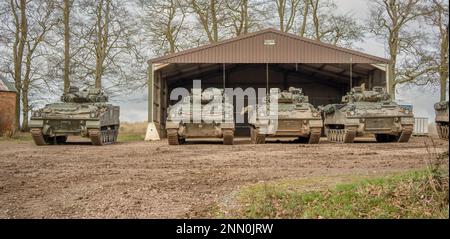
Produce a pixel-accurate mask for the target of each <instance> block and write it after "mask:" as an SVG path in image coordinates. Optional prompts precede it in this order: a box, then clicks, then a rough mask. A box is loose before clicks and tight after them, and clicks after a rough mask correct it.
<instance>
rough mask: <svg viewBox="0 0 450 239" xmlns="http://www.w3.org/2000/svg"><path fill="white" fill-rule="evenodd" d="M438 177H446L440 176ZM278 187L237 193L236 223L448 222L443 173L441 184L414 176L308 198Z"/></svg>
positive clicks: (342, 187) (262, 186) (341, 187)
mask: <svg viewBox="0 0 450 239" xmlns="http://www.w3.org/2000/svg"><path fill="white" fill-rule="evenodd" d="M434 173H436V172H434ZM439 174H440V175H442V174H446V173H445V172H444V173H442V171H441V172H439ZM440 178H441V179H442V176H440ZM444 178H445V177H444ZM279 184H280V183H279V182H278V183H270V184H267V183H265V184H257V185H254V186H251V187H247V188H245V189H243V190H242V191H241V192H240V194H239V196H238V200H239V202H240V203H241V205H242V207H241V209H240V210H239V212H238V214H239V217H243V218H448V217H449V214H448V213H449V212H448V200H449V198H448V195H449V194H448V193H449V191H448V171H447V177H446V179H444V180H441V181H437V180H435V179H434V176H433V172H431V171H419V172H412V173H408V174H404V175H397V176H389V177H385V178H379V179H368V180H367V179H366V180H362V181H360V182H357V183H349V184H340V185H337V186H336V187H335V188H333V189H327V190H316V191H309V192H308V191H298V190H288V189H287V188H286V187H285V186H284V185H281V186H280V185H279ZM282 184H283V183H282Z"/></svg>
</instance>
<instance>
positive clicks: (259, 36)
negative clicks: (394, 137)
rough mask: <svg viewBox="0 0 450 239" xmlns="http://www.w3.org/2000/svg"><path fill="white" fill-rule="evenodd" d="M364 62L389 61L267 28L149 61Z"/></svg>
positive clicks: (383, 62) (380, 62)
mask: <svg viewBox="0 0 450 239" xmlns="http://www.w3.org/2000/svg"><path fill="white" fill-rule="evenodd" d="M350 62H353V63H366V64H387V63H389V62H390V61H389V60H388V59H384V58H381V57H377V56H372V55H369V54H366V53H362V52H358V51H354V50H350V49H346V48H342V47H337V46H334V45H331V44H326V43H323V42H319V41H315V40H311V39H307V38H303V37H299V36H297V35H294V34H290V33H284V32H281V31H278V30H275V29H267V30H263V31H259V32H255V33H250V34H246V35H243V36H240V37H236V38H233V39H229V40H225V41H220V42H217V43H213V44H209V45H205V46H201V47H197V48H193V49H190V50H185V51H181V52H178V53H173V54H169V55H166V56H163V57H158V58H154V59H151V60H149V63H350Z"/></svg>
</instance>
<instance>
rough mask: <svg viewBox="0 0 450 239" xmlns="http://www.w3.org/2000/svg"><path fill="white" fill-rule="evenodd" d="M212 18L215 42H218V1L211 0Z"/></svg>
mask: <svg viewBox="0 0 450 239" xmlns="http://www.w3.org/2000/svg"><path fill="white" fill-rule="evenodd" d="M210 3H211V18H212V31H213V41H214V42H217V41H218V40H219V26H218V25H219V23H218V22H217V9H216V0H211V1H210Z"/></svg>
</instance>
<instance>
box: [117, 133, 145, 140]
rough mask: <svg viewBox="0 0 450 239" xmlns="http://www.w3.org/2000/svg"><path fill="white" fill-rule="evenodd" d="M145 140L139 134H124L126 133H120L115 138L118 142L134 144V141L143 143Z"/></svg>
mask: <svg viewBox="0 0 450 239" xmlns="http://www.w3.org/2000/svg"><path fill="white" fill-rule="evenodd" d="M144 138H145V136H144V135H141V134H126V133H120V132H119V136H118V138H117V141H118V142H135V141H143V140H144Z"/></svg>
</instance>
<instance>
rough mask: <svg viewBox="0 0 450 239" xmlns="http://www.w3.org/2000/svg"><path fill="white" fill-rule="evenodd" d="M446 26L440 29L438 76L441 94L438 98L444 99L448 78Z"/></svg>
mask: <svg viewBox="0 0 450 239" xmlns="http://www.w3.org/2000/svg"><path fill="white" fill-rule="evenodd" d="M448 41H449V39H448V28H445V27H444V29H442V30H441V56H440V58H441V62H440V68H439V78H440V87H441V94H440V100H441V101H445V100H446V98H447V80H448V74H449V72H448V68H449V67H448Z"/></svg>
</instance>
